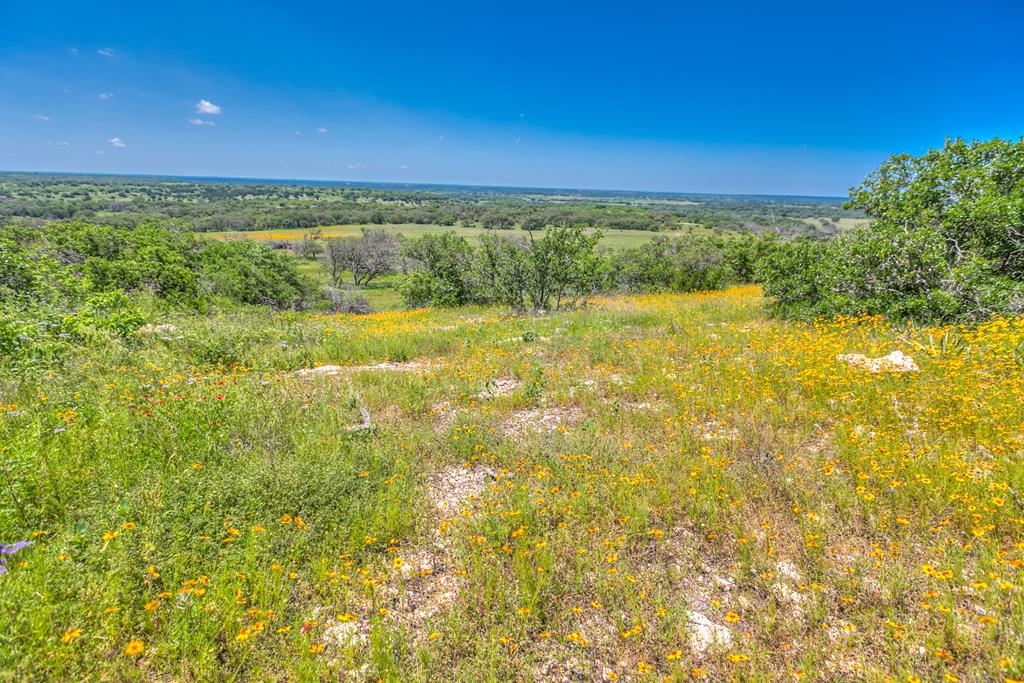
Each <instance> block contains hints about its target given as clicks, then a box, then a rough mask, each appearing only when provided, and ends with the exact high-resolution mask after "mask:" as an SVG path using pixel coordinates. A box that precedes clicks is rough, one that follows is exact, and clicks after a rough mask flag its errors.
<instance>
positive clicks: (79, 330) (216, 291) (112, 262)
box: [0, 223, 313, 363]
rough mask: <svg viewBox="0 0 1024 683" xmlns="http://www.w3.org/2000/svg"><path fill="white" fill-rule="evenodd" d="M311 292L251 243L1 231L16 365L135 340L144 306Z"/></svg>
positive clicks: (154, 231)
mask: <svg viewBox="0 0 1024 683" xmlns="http://www.w3.org/2000/svg"><path fill="white" fill-rule="evenodd" d="M312 291H313V289H312V286H311V284H310V283H309V282H308V281H307V280H306V279H305V278H303V277H302V276H301V275H300V273H299V272H298V270H297V268H296V264H295V262H294V260H293V259H291V258H290V257H288V256H287V255H285V254H281V253H279V252H275V251H272V250H270V249H268V248H267V247H265V246H263V245H261V244H257V243H254V242H250V241H241V240H239V241H233V242H212V241H204V240H197V239H195V238H194V237H192V236H190V235H188V234H184V233H181V232H177V231H175V230H172V229H169V228H165V227H158V226H156V225H143V226H139V227H136V228H116V227H110V226H99V225H91V224H87V223H63V224H50V225H45V226H40V227H33V228H27V227H13V226H12V227H6V228H2V229H0V353H2V354H3V355H4V356H6V357H7V358H8V359H13V360H14V361H15V362H29V363H32V362H37V361H49V360H53V359H55V358H57V357H59V356H60V355H62V354H63V353H64V352H66V351H67V350H68V349H69V348H71V347H73V346H75V345H77V344H82V343H90V342H97V341H101V340H104V339H114V338H126V337H128V336H130V335H131V334H133V333H134V332H135V331H136V330H137V329H138V328H139V327H140V326H141V325H142V324H143V322H144V316H143V312H142V311H143V308H144V307H150V308H151V307H152V306H154V305H155V306H157V307H164V308H167V307H174V308H186V309H191V310H205V309H207V308H208V307H210V306H211V305H213V304H214V303H217V304H220V305H233V304H266V305H269V306H273V307H275V308H294V307H300V306H302V305H304V303H305V302H306V301H307V300H308V298H309V296H310V295H311V293H312Z"/></svg>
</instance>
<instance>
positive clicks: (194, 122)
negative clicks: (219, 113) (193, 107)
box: [188, 118, 217, 126]
mask: <svg viewBox="0 0 1024 683" xmlns="http://www.w3.org/2000/svg"><path fill="white" fill-rule="evenodd" d="M188 122H189V123H191V124H192V125H193V126H216V125H217V122H216V121H207V120H206V119H199V118H196V119H189V120H188Z"/></svg>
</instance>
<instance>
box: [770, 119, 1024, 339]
mask: <svg viewBox="0 0 1024 683" xmlns="http://www.w3.org/2000/svg"><path fill="white" fill-rule="evenodd" d="M850 196H851V202H850V204H849V207H852V208H861V209H863V210H864V211H865V212H866V213H867V215H868V216H869V217H871V218H872V219H873V220H872V222H871V223H870V224H869V225H868V226H866V227H862V228H860V229H857V230H854V231H852V232H850V233H846V234H844V235H842V236H841V237H839V238H838V239H836V240H834V241H833V242H831V243H828V244H815V243H811V242H799V241H798V242H794V243H791V244H788V245H784V246H779V247H777V248H776V249H774V250H773V252H772V253H771V254H769V255H768V257H767V258H766V259H765V261H764V263H763V265H762V268H761V270H760V273H761V277H762V279H763V281H764V285H765V293H766V294H767V295H769V296H771V297H773V299H774V304H773V305H774V307H775V309H776V310H777V311H778V312H780V313H782V314H785V315H793V316H805V317H806V316H812V315H825V316H831V315H840V314H847V315H850V314H861V313H867V314H884V315H888V316H890V317H892V318H896V319H901V320H908V319H909V320H915V321H921V322H927V321H957V320H971V319H980V318H984V317H987V316H989V315H992V314H993V313H999V312H1009V313H1018V312H1021V311H1022V310H1024V285H1022V283H1021V280H1022V279H1024V138H1022V139H1021V140H1020V141H1018V142H1008V141H1004V140H998V139H996V140H991V141H989V142H972V143H967V142H964V141H963V140H960V139H956V140H948V141H947V142H946V144H945V146H944V147H943V148H942V149H940V150H930V151H929V152H927V153H926V154H924V155H923V156H921V157H912V156H909V155H906V154H900V155H896V156H894V157H892V158H890V159H889V160H888V161H886V162H885V163H884V164H883V165H882V166H881V167H880V168H879V169H878V170H877V171H875V172H874V173H872V174H871V175H869V176H868V178H867V179H866V180H865V181H864V183H862V184H861V185H860V186H859V187H857V188H854V189H853V190H852V191H851V195H850Z"/></svg>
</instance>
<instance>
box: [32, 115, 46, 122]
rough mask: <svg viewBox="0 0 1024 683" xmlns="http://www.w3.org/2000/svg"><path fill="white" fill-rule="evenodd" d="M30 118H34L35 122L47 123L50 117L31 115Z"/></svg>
mask: <svg viewBox="0 0 1024 683" xmlns="http://www.w3.org/2000/svg"><path fill="white" fill-rule="evenodd" d="M32 118H34V119H35V120H36V121H49V120H50V117H49V116H47V115H46V114H33V115H32Z"/></svg>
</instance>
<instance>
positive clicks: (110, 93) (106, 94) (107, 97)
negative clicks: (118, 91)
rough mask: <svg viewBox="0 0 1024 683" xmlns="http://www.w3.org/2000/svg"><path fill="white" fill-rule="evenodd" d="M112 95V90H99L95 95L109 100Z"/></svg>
mask: <svg viewBox="0 0 1024 683" xmlns="http://www.w3.org/2000/svg"><path fill="white" fill-rule="evenodd" d="M113 96H114V93H112V92H101V93H100V94H99V95H97V96H96V97H98V98H100V99H101V100H109V99H110V98H111V97H113Z"/></svg>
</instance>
